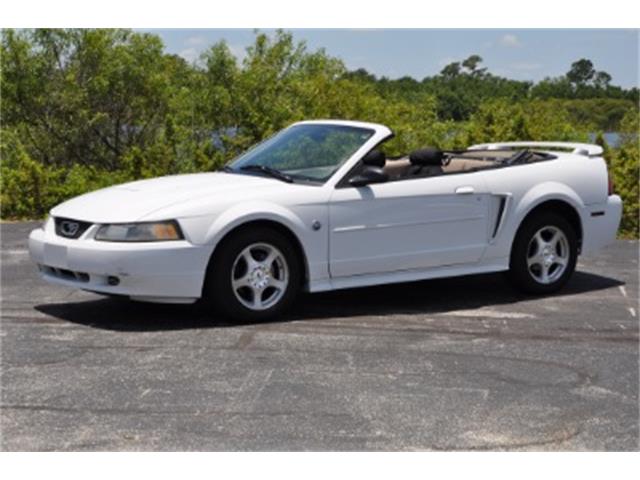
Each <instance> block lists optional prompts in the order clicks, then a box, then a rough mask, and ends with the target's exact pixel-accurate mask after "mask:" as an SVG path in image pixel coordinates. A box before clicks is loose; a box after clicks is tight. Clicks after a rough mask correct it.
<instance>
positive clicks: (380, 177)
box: [349, 166, 389, 187]
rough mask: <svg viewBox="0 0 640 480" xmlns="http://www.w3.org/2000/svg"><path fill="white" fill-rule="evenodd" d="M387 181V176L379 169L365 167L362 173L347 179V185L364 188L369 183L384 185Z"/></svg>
mask: <svg viewBox="0 0 640 480" xmlns="http://www.w3.org/2000/svg"><path fill="white" fill-rule="evenodd" d="M387 180H389V175H387V174H386V173H384V171H383V170H382V169H381V168H380V167H370V166H366V167H365V168H364V169H363V170H362V172H360V173H359V174H358V175H355V176H353V177H351V178H350V179H349V184H350V185H351V186H353V187H364V186H365V185H369V184H370V183H384V182H386V181H387Z"/></svg>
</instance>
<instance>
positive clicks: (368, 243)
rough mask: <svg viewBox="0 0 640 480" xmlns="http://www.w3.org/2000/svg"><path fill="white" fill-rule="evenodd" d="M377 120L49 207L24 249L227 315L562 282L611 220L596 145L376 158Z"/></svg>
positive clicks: (59, 265)
mask: <svg viewBox="0 0 640 480" xmlns="http://www.w3.org/2000/svg"><path fill="white" fill-rule="evenodd" d="M392 136H393V133H392V132H391V130H390V129H389V128H387V127H385V126H383V125H378V124H372V123H364V122H351V121H337V120H325V121H320V120H319V121H305V122H299V123H296V124H294V125H291V126H290V127H288V128H286V129H284V130H282V131H280V132H279V133H277V134H275V135H274V136H272V137H271V138H268V139H267V140H265V141H264V142H262V143H260V144H258V145H257V146H255V147H254V148H252V149H250V150H249V151H247V152H246V153H244V154H242V155H240V156H239V157H238V158H236V159H235V160H234V161H232V162H231V163H229V164H228V165H226V166H225V167H223V168H222V170H220V171H217V172H208V173H198V174H188V175H176V176H166V177H161V178H156V179H149V180H140V181H135V182H131V183H126V184H123V185H117V186H113V187H109V188H105V189H102V190H98V191H96V192H92V193H88V194H85V195H81V196H79V197H76V198H73V199H71V200H69V201H67V202H64V203H62V204H61V205H58V206H56V207H55V208H53V209H52V210H51V212H50V214H49V216H48V219H47V220H46V221H45V223H44V225H43V226H42V228H38V229H36V230H34V231H32V232H31V235H30V237H29V250H30V254H31V257H32V259H33V260H34V262H35V263H36V264H37V266H38V268H39V271H40V274H41V276H42V278H44V279H45V280H47V281H49V282H52V283H56V284H60V285H65V286H68V287H74V288H80V289H84V290H89V291H93V292H98V293H102V294H108V295H125V296H128V297H130V298H131V299H134V300H141V301H150V302H169V303H190V302H195V301H196V300H199V299H200V300H201V301H202V302H203V303H204V304H205V305H209V306H211V308H213V309H215V310H216V311H221V312H222V313H223V314H226V315H228V316H231V317H235V318H242V319H249V320H262V319H266V318H269V317H273V316H275V315H278V314H280V313H281V312H283V310H284V309H286V307H287V306H289V305H290V304H291V302H292V301H293V299H294V298H295V297H296V295H297V294H298V293H299V292H300V291H301V290H306V291H309V292H320V291H326V290H334V289H342V288H352V287H363V286H368V285H376V284H386V283H392V282H407V281H415V280H422V279H428V278H438V277H451V276H457V275H467V274H476V273H483V272H498V271H506V272H508V275H509V278H511V280H512V282H513V283H514V284H515V286H517V287H518V288H520V289H521V290H524V291H525V292H529V293H532V294H545V293H550V292H554V291H556V290H558V289H559V288H561V287H562V286H563V285H564V284H565V283H566V282H567V281H568V279H569V278H570V276H571V274H572V273H573V271H574V270H575V267H576V260H577V257H578V255H580V254H588V253H589V252H592V251H594V250H596V249H598V248H600V247H603V246H605V245H606V244H608V243H610V242H611V241H613V240H614V238H615V236H616V231H617V229H618V225H619V222H620V217H621V210H622V204H621V200H620V197H619V196H617V195H614V194H613V192H612V185H611V183H610V181H609V180H608V173H607V166H606V164H605V162H604V160H603V158H602V148H601V147H599V146H597V145H588V144H579V143H561V142H512V143H491V144H484V145H474V146H471V147H469V148H468V149H466V150H464V151H441V150H438V149H436V148H422V149H420V150H416V151H413V152H408V154H407V155H406V156H403V157H399V158H387V157H386V156H385V154H384V153H383V148H382V145H383V143H384V142H385V141H387V140H389V139H390V138H391V137H392Z"/></svg>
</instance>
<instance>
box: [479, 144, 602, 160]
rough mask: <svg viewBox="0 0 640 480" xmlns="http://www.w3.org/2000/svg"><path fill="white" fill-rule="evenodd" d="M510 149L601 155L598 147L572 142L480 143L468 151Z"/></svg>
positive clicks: (591, 155) (588, 155)
mask: <svg viewBox="0 0 640 480" xmlns="http://www.w3.org/2000/svg"><path fill="white" fill-rule="evenodd" d="M510 148H537V149H543V150H571V153H574V154H577V155H584V156H586V157H599V156H601V155H602V151H603V150H602V147H601V146H600V145H592V144H589V143H572V142H501V143H481V144H478V145H473V146H471V147H469V148H468V150H504V149H510Z"/></svg>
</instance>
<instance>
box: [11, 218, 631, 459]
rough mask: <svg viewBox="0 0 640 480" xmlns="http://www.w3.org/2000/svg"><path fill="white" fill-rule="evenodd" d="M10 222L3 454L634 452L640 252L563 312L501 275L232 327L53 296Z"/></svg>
mask: <svg viewBox="0 0 640 480" xmlns="http://www.w3.org/2000/svg"><path fill="white" fill-rule="evenodd" d="M34 225H35V224H34V223H4V224H2V225H1V226H0V228H1V234H2V277H1V279H2V322H1V325H0V335H1V337H0V340H1V343H0V346H1V377H0V382H1V387H2V390H1V403H0V421H1V423H0V446H1V448H2V450H8V451H15V450H30V451H31V450H36V451H41V450H73V451H77V450H161V451H171V450H214V451H220V450H394V451H397V450H403V451H404V450H636V451H637V450H638V449H639V443H638V442H639V440H638V435H639V432H638V423H639V419H638V415H639V412H638V378H639V369H638V346H639V343H638V243H637V242H633V241H618V242H616V243H615V244H614V245H612V246H610V247H608V248H607V249H605V250H603V251H602V252H601V253H600V254H598V255H596V256H593V257H587V258H580V260H579V267H578V268H579V271H578V272H577V273H576V274H575V276H574V277H573V279H572V280H571V282H570V283H569V285H568V286H567V287H566V288H565V290H564V291H562V292H561V293H560V294H558V295H555V296H551V297H545V298H531V297H525V296H522V295H520V294H518V293H516V292H514V290H512V289H511V287H510V286H509V285H508V283H507V282H506V281H505V280H504V278H503V276H502V275H484V276H471V277H464V278H458V279H447V280H432V281H425V282H417V283H411V284H403V285H388V286H382V287H374V288H365V289H357V290H346V291H341V292H332V293H323V294H316V295H306V296H304V297H303V298H302V299H301V300H300V301H299V302H298V304H297V305H296V307H295V308H294V309H293V311H292V312H291V313H290V314H288V315H287V316H286V317H285V318H282V319H280V320H278V321H273V322H270V323H262V324H237V323H235V324H234V323H231V322H229V321H227V320H224V319H220V318H209V317H208V316H207V315H206V312H203V311H202V310H200V309H199V308H197V307H194V306H167V305H150V304H136V303H133V302H128V301H124V300H114V299H107V298H103V297H100V296H98V295H94V294H91V293H86V292H75V291H70V290H67V289H65V288H62V287H55V286H51V285H48V284H46V283H44V282H43V281H40V280H39V279H38V277H37V274H36V271H35V268H34V266H33V265H32V264H31V263H30V261H29V257H28V254H27V251H26V238H27V235H28V232H29V230H30V229H31V228H33V227H34Z"/></svg>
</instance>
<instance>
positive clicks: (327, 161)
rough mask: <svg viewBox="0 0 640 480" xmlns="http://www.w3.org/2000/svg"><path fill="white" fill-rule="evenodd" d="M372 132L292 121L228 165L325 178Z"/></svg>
mask: <svg viewBox="0 0 640 480" xmlns="http://www.w3.org/2000/svg"><path fill="white" fill-rule="evenodd" d="M373 134H374V131H373V130H370V129H367V128H357V127H348V126H342V125H328V124H304V125H294V126H293V127H289V128H287V129H285V130H282V131H281V132H279V133H277V134H276V135H274V136H273V137H271V138H269V139H268V140H266V141H264V142H262V143H260V144H258V145H257V146H255V147H254V148H252V149H251V150H249V151H248V152H246V153H244V154H242V155H241V156H240V157H238V158H237V159H236V160H235V161H234V162H233V163H231V165H230V167H231V168H233V170H236V171H237V170H244V171H253V172H258V171H259V170H258V168H251V167H256V166H257V167H259V168H260V167H267V168H268V169H275V170H278V171H279V172H282V173H285V174H286V175H288V176H289V177H291V178H292V179H294V180H295V179H302V180H311V181H316V182H325V181H326V180H328V179H329V178H330V177H331V175H333V174H334V172H335V171H336V170H337V169H338V168H339V167H340V166H341V165H342V164H343V163H344V162H345V161H346V160H348V159H349V157H351V156H352V155H353V154H354V153H355V152H356V150H358V149H359V148H360V147H361V146H362V145H363V144H364V143H365V142H366V141H367V140H368V139H369V138H371V136H372V135H373ZM263 170H264V169H263Z"/></svg>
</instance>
